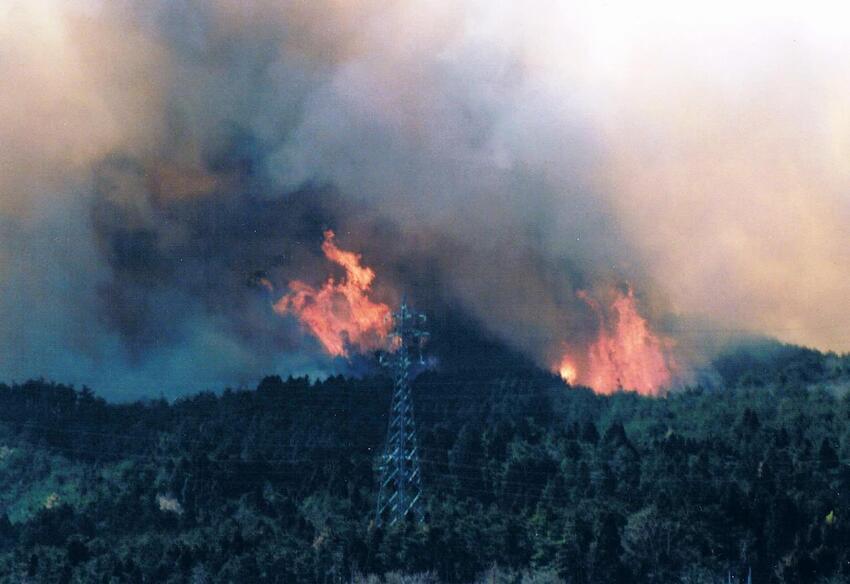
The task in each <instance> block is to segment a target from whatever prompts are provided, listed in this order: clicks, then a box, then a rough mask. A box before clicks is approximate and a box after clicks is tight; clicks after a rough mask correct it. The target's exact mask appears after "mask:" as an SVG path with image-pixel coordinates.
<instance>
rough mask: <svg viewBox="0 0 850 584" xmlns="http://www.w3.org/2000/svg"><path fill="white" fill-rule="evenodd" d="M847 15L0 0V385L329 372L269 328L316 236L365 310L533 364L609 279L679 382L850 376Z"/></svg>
mask: <svg viewBox="0 0 850 584" xmlns="http://www.w3.org/2000/svg"><path fill="white" fill-rule="evenodd" d="M847 12H848V10H847V9H846V8H844V7H843V3H838V2H822V3H819V2H810V3H805V4H802V5H801V4H800V3H791V2H762V1H757V2H733V1H731V0H729V1H726V0H724V1H721V2H714V3H699V5H698V6H689V3H682V2H668V1H662V0H654V1H650V2H641V3H632V2H626V1H622V2H606V3H601V2H566V1H564V2H558V1H548V2H545V1H523V2H519V1H517V2H509V1H504V2H494V1H492V0H491V1H479V0H452V1H447V0H430V1H421V0H416V1H414V0H399V1H393V0H367V1H362V2H357V1H342V0H315V1H313V2H287V1H282V0H278V1H271V0H207V1H193V0H109V1H106V0H103V1H97V0H73V1H71V0H67V1H60V0H29V1H26V2H25V1H23V0H21V1H19V0H6V1H4V2H2V3H0V78H2V80H3V82H2V83H0V379H3V380H23V379H25V378H27V377H31V376H45V377H50V378H54V379H58V380H63V381H71V382H74V383H78V384H82V383H87V384H89V385H92V386H93V387H94V388H95V389H96V390H97V391H99V392H101V393H104V394H106V395H108V396H110V397H115V398H129V397H135V396H139V395H159V394H160V393H164V394H166V395H177V394H179V393H181V392H186V391H197V390H199V389H204V388H220V387H222V386H224V385H238V384H243V383H244V384H251V383H253V382H255V381H256V379H257V378H258V377H260V376H262V375H263V374H266V373H272V372H279V373H287V372H290V371H292V372H310V373H314V374H316V373H322V372H330V371H333V370H335V369H338V368H339V367H340V366H341V365H340V364H339V363H338V362H335V361H331V360H330V359H328V358H326V357H322V356H321V351H320V350H319V346H318V344H317V343H316V341H315V339H311V338H309V335H305V334H304V331H303V330H302V328H300V327H299V325H298V323H297V322H295V321H294V320H293V319H291V318H280V317H279V316H277V315H275V313H274V311H273V310H272V303H273V301H274V300H276V296H279V295H280V294H283V293H284V292H286V289H287V283H288V282H290V281H292V280H293V279H299V280H304V281H308V282H312V283H314V284H315V283H320V282H322V281H323V280H324V279H325V278H326V277H327V276H328V275H329V274H330V273H333V270H334V268H333V266H332V265H330V264H329V263H328V262H326V261H325V260H324V259H323V257H322V253H321V248H320V246H321V243H322V233H323V231H324V230H325V229H327V228H332V229H334V230H335V232H336V233H337V239H338V242H339V245H340V246H341V247H343V248H345V249H354V250H357V251H359V252H361V253H362V254H363V261H364V263H365V264H367V265H369V266H371V267H373V268H374V269H375V272H376V274H377V277H376V280H375V294H376V295H377V297H378V298H379V299H382V300H384V301H386V302H388V303H394V302H395V301H397V299H398V295H399V293H400V292H401V291H402V290H408V291H409V292H411V294H412V295H413V297H414V299H416V300H418V302H419V303H420V304H422V305H425V306H423V307H424V308H429V309H436V308H437V307H438V306H440V305H442V306H451V307H452V308H453V309H457V310H461V311H464V312H465V313H467V314H468V315H469V316H470V317H471V318H472V319H474V320H477V321H479V322H480V323H482V326H483V327H484V328H485V329H486V330H487V331H489V332H490V333H491V334H493V335H494V336H495V337H497V338H499V339H501V340H503V341H505V342H507V343H509V344H510V345H511V346H512V347H514V348H517V349H519V350H521V351H523V352H525V353H526V354H527V355H528V356H529V357H531V358H533V359H536V360H537V361H538V362H540V363H541V364H543V365H547V366H548V365H551V364H552V359H554V358H555V355H554V354H553V351H556V350H557V347H558V346H559V343H562V342H573V341H574V340H575V339H582V338H589V337H590V336H592V335H593V334H594V332H595V327H596V323H595V321H593V320H592V318H591V316H592V315H591V316H589V315H588V311H587V307H586V306H585V305H584V304H583V303H582V302H581V301H580V300H577V298H576V293H577V291H579V290H593V289H604V288H605V287H606V286H610V285H616V286H622V285H624V283H626V282H628V283H630V284H632V285H633V286H634V288H635V290H636V294H637V297H638V299H639V301H640V303H641V309H642V311H643V313H644V314H645V315H646V316H647V317H648V318H649V319H650V321H651V322H652V323H653V324H654V326H655V327H656V329H657V330H659V331H662V332H664V333H668V334H669V335H671V336H674V337H675V338H676V342H677V343H678V345H679V346H680V347H681V350H682V351H683V352H685V353H687V354H689V355H699V354H700V353H701V352H702V351H701V343H702V342H703V340H704V339H703V335H705V334H706V333H711V334H712V335H714V334H715V333H716V335H720V336H722V335H725V334H727V333H732V332H746V333H756V334H766V335H771V336H776V337H778V338H780V339H782V340H785V341H789V342H796V343H803V344H806V345H810V346H814V347H817V348H821V349H830V350H838V351H846V350H850V316H848V312H847V309H848V304H850V303H848V301H849V300H850V108H848V106H847V104H848V103H850V18H848V17H850V14H848V13H847ZM257 274H262V275H263V276H264V277H267V278H268V279H269V280H271V281H272V282H273V283H274V285H275V287H276V290H275V292H274V293H273V294H271V295H270V294H269V292H268V291H267V290H266V289H265V288H264V287H263V286H257V285H255V284H256V279H257ZM704 356H705V355H703V357H704ZM694 358H697V357H694Z"/></svg>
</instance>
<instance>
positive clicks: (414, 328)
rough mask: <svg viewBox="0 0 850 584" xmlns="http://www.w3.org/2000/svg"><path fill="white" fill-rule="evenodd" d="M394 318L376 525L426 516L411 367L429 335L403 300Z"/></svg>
mask: <svg viewBox="0 0 850 584" xmlns="http://www.w3.org/2000/svg"><path fill="white" fill-rule="evenodd" d="M392 318H393V323H394V328H393V331H392V332H391V333H390V335H389V341H390V352H389V353H387V354H386V355H385V356H384V357H383V358H382V359H381V362H382V364H383V365H385V366H386V367H388V368H389V369H390V371H391V372H392V376H393V383H394V387H393V400H392V406H391V407H390V420H389V427H388V429H387V444H386V447H385V448H384V454H383V456H382V458H381V467H380V470H381V487H380V491H379V492H378V507H377V510H376V515H375V522H376V524H377V525H381V524H382V523H383V521H384V519H385V518H386V520H387V522H388V523H389V524H390V525H392V524H394V523H395V522H396V521H402V520H404V518H405V517H407V515H408V514H412V516H413V518H414V519H415V520H416V521H418V522H422V521H423V520H424V515H425V512H424V509H423V501H422V481H421V473H420V470H419V453H418V451H417V448H416V426H415V425H414V422H413V402H412V400H411V397H410V376H411V367H412V365H414V362H413V361H411V350H413V349H415V350H416V352H417V353H418V354H417V359H416V362H417V363H419V364H422V355H421V352H420V351H419V349H420V348H421V346H422V343H423V341H424V340H425V338H426V337H427V336H428V333H427V332H425V331H424V330H422V329H421V328H420V327H421V325H423V324H424V323H425V315H424V314H419V313H415V312H413V311H412V310H411V309H410V308H409V307H408V305H407V302H406V301H405V300H402V303H401V307H400V308H399V310H398V312H396V313H394V314H393V316H392Z"/></svg>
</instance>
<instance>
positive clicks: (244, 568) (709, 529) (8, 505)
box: [0, 352, 850, 584]
mask: <svg viewBox="0 0 850 584" xmlns="http://www.w3.org/2000/svg"><path fill="white" fill-rule="evenodd" d="M783 355H784V357H783V359H784V360H782V362H781V365H777V364H775V363H774V365H770V366H769V367H768V368H767V369H758V368H760V367H763V365H757V367H756V370H757V375H756V376H755V377H757V378H758V379H759V380H760V381H759V382H758V383H752V382H751V380H752V379H753V378H755V377H753V376H752V375H751V376H749V377H747V374H746V372H742V371H738V369H735V367H738V365H736V363H738V361H735V362H734V363H732V364H729V363H727V364H726V366H727V374H729V373H728V371H737V372H736V373H734V375H732V374H729V375H732V377H730V379H734V380H735V382H736V383H738V384H739V385H738V386H736V387H732V388H728V389H724V390H713V391H709V390H705V389H702V388H698V387H697V388H693V389H690V390H687V391H682V392H677V393H673V394H671V395H670V396H668V397H667V398H664V399H647V398H641V397H639V396H635V395H632V394H618V395H614V396H598V395H594V394H593V393H592V392H590V391H589V390H586V389H581V388H579V389H566V388H565V387H564V386H563V385H562V384H560V382H558V381H557V380H555V379H553V378H551V377H550V376H548V375H545V374H534V373H529V374H527V375H524V376H523V377H522V378H496V379H481V380H478V381H475V380H471V379H469V378H466V379H459V378H451V377H447V376H443V375H439V374H436V373H426V374H424V375H422V376H420V378H419V379H417V381H416V383H415V387H414V401H415V407H416V417H417V423H418V424H419V438H420V447H421V457H422V465H423V481H424V484H425V486H426V493H427V498H428V500H427V509H428V511H427V521H426V523H425V525H422V526H417V525H415V524H413V523H408V524H402V525H396V526H393V527H390V528H377V527H375V525H374V523H373V521H372V520H373V513H374V505H375V496H376V484H375V481H376V472H375V471H376V462H377V459H378V453H379V452H380V449H381V447H382V443H383V440H384V431H385V429H386V426H387V419H386V416H387V412H388V410H389V399H390V387H389V382H388V381H387V380H384V379H378V378H370V379H362V380H347V379H343V378H340V377H336V378H331V379H328V380H326V381H322V382H316V383H311V382H310V381H309V380H308V379H306V378H301V379H288V380H282V379H280V378H278V377H270V378H267V379H265V380H263V382H262V383H261V384H260V386H259V387H258V389H257V390H256V391H225V392H224V393H223V394H221V395H215V394H212V393H204V394H200V395H196V396H193V397H189V398H185V399H182V400H179V401H177V402H175V403H173V404H169V403H166V402H164V401H152V402H145V403H134V404H108V403H106V402H104V401H103V400H100V399H99V398H97V397H95V396H94V395H92V394H91V392H89V391H87V390H84V391H75V390H74V389H72V388H69V387H65V386H62V385H55V384H51V383H46V382H42V381H33V382H28V383H25V384H23V385H20V386H5V385H0V406H2V411H3V412H4V413H3V415H2V420H0V582H192V583H198V584H202V583H207V582H269V583H272V582H281V583H282V582H321V583H342V582H358V583H369V584H373V583H374V584H389V583H401V582H410V583H411V584H413V583H417V584H418V583H423V584H425V583H429V584H430V583H436V582H482V583H483V582H503V583H508V582H510V583H512V584H523V583H524V584H532V583H538V584H542V583H555V582H565V583H570V584H579V583H591V582H592V583H604V582H658V583H661V582H664V583H668V582H694V583H697V582H699V583H716V582H725V581H726V579H727V578H728V577H729V576H731V577H733V578H735V579H736V580H735V581H738V582H740V581H741V580H742V578H745V576H746V573H747V571H748V570H750V569H751V570H752V574H753V581H754V582H757V583H759V584H760V583H763V582H776V583H780V582H818V581H821V582H830V581H847V579H848V578H850V571H848V566H850V552H848V550H847V549H846V548H847V546H846V542H847V541H850V522H848V521H847V516H848V513H850V424H848V422H850V398H848V397H843V396H842V395H841V394H839V393H836V392H832V391H825V390H821V389H818V388H817V384H818V383H820V381H822V380H823V379H828V380H830V382H837V383H846V376H845V373H843V371H846V370H845V369H842V370H841V371H842V372H840V373H839V374H836V373H835V371H836V368H835V366H834V363H833V361H829V362H828V363H833V365H829V366H827V365H828V363H827V361H824V363H827V364H825V365H824V366H823V367H818V366H815V365H812V364H811V361H812V360H813V359H815V357H813V356H812V355H811V354H810V353H808V352H803V353H800V354H795V355H796V356H795V355H791V356H790V357H789V355H787V354H783ZM818 355H819V354H818ZM748 359H750V357H742V358H740V359H739V361H742V362H750V361H751V359H750V361H747V360H748ZM789 359H790V361H789ZM795 359H797V361H795ZM799 359H802V362H803V364H804V367H803V368H804V369H806V371H808V373H805V375H802V374H801V376H800V375H798V376H796V377H795V378H794V379H791V377H792V376H791V375H790V374H789V373H788V371H790V370H789V367H791V366H792V365H795V363H796V364H797V365H799V364H800V363H799ZM824 359H833V360H835V359H837V360H838V362H839V363H843V361H841V359H842V358H838V357H834V356H826V357H824ZM732 365H735V367H733V366H732ZM771 367H773V369H771ZM777 367H779V368H780V369H781V371H780V372H779V373H776V371H777V369H776V368H777ZM840 367H844V365H843V364H842V365H840ZM739 369H741V367H739ZM771 371H772V372H771ZM818 372H820V373H818ZM783 373H784V374H785V375H786V378H785V380H784V381H783V379H782V378H781V375H782V374H783ZM818 375H820V377H818ZM806 376H808V377H806ZM804 377H805V378H806V379H807V380H808V381H807V384H808V385H806V386H801V384H800V383H799V381H800V379H802V378H804ZM807 387H808V389H807Z"/></svg>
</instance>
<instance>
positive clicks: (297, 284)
mask: <svg viewBox="0 0 850 584" xmlns="http://www.w3.org/2000/svg"><path fill="white" fill-rule="evenodd" d="M322 251H323V252H324V254H325V257H326V258H328V259H329V260H330V261H332V262H334V263H335V264H338V265H340V266H342V267H343V268H344V269H345V276H343V278H342V279H341V280H340V281H339V282H337V281H336V280H335V279H334V278H333V277H330V278H328V280H327V281H326V282H325V283H324V284H323V285H322V287H321V288H319V289H316V288H313V287H312V286H310V285H309V284H307V283H305V282H302V281H300V280H294V281H292V282H290V283H289V289H290V290H291V292H290V293H289V294H287V295H286V296H284V297H282V298H281V299H280V300H278V301H277V302H276V303H275V305H274V310H275V312H277V313H278V314H280V315H285V314H294V315H295V316H297V317H298V319H299V320H300V321H301V324H302V325H303V326H304V327H305V328H306V329H307V330H309V331H310V333H312V334H313V335H314V336H315V337H316V338H317V339H318V340H319V342H320V343H321V344H322V347H324V349H325V351H327V352H328V353H329V354H330V355H333V356H335V357H347V356H348V355H349V350H350V349H352V348H354V349H357V350H359V351H368V350H374V349H377V348H379V347H380V346H382V344H383V342H384V341H385V339H386V337H387V333H388V332H389V328H390V326H391V321H390V309H389V307H388V306H387V305H386V304H383V303H380V302H373V301H372V300H371V299H370V298H369V292H370V290H371V288H372V281H373V280H374V279H375V272H374V271H373V270H372V269H371V268H369V267H367V266H363V265H361V263H360V261H361V257H360V255H359V254H357V253H354V252H351V251H346V250H343V249H340V248H339V247H337V245H336V243H335V242H334V233H333V231H330V230H328V231H325V241H324V242H323V243H322Z"/></svg>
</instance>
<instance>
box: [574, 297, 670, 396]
mask: <svg viewBox="0 0 850 584" xmlns="http://www.w3.org/2000/svg"><path fill="white" fill-rule="evenodd" d="M579 297H580V298H582V299H583V300H584V301H585V302H587V303H588V304H589V305H590V306H591V308H593V309H594V311H596V313H597V315H598V317H599V333H598V336H597V339H596V341H595V342H594V343H593V344H591V346H590V347H589V348H588V349H587V356H586V359H585V361H584V365H585V370H584V371H581V372H579V371H578V369H577V368H576V367H575V365H573V364H572V363H573V361H572V360H571V358H570V357H569V356H568V355H567V356H564V357H563V358H562V359H561V361H560V363H559V364H558V365H557V371H558V373H559V374H560V376H561V377H562V378H563V379H564V381H566V382H568V383H569V384H570V385H574V384H575V382H576V381H578V382H580V383H582V384H584V385H588V386H590V387H592V388H593V390H594V391H596V392H597V393H602V394H611V393H613V392H615V391H617V390H621V389H628V390H633V391H636V392H638V393H640V394H643V395H658V394H659V393H660V391H661V390H662V389H663V388H665V387H667V386H669V385H670V382H671V381H672V379H673V371H674V370H675V368H676V364H675V361H674V360H673V358H672V356H671V355H670V354H669V353H670V349H671V348H672V345H673V343H672V341H671V340H670V339H667V338H665V337H659V336H658V335H656V334H654V333H653V332H652V330H651V328H650V326H649V323H648V322H647V321H646V319H645V318H644V317H642V316H641V315H640V313H639V312H638V309H637V304H636V302H635V296H634V291H633V290H632V289H631V288H629V289H628V291H627V292H626V293H625V294H624V293H622V292H619V291H618V292H617V297H616V299H615V300H614V302H613V303H612V304H611V307H610V309H609V311H608V317H607V318H606V314H605V313H604V311H603V310H602V308H601V306H600V305H599V303H598V302H597V301H596V300H594V299H593V298H591V297H590V296H589V295H588V294H587V293H586V292H579Z"/></svg>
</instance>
